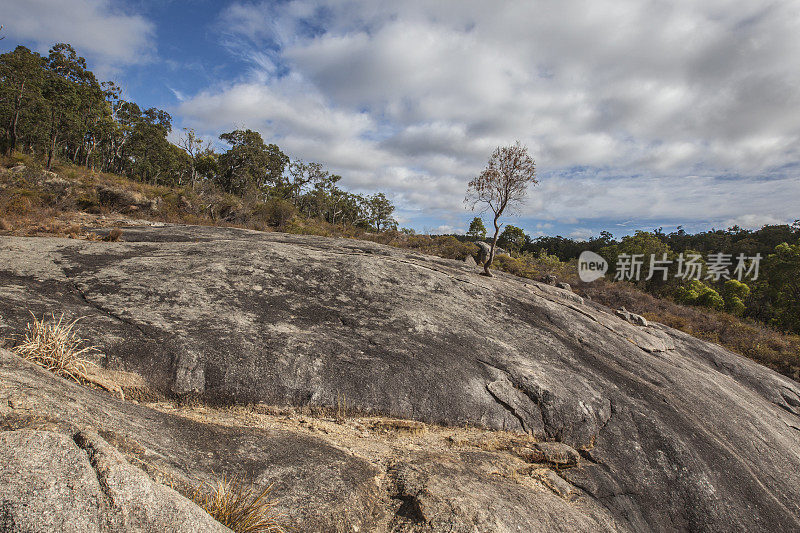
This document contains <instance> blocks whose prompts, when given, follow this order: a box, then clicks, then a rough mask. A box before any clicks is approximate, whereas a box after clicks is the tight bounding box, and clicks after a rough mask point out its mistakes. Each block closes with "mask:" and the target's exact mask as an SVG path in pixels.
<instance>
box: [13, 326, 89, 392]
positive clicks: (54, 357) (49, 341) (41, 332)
mask: <svg viewBox="0 0 800 533" xmlns="http://www.w3.org/2000/svg"><path fill="white" fill-rule="evenodd" d="M31 316H33V322H32V323H29V324H28V326H27V330H26V332H25V335H24V337H23V339H22V342H21V343H19V344H18V345H16V346H14V347H13V348H11V351H13V352H14V353H16V354H17V355H19V356H20V357H23V358H25V359H27V360H29V361H32V362H34V363H36V364H37V365H39V366H41V367H43V368H45V369H47V370H50V371H51V372H54V373H56V374H58V375H60V376H63V377H66V378H70V379H73V380H75V381H77V382H80V381H81V380H83V379H85V378H86V367H87V366H88V365H91V364H93V363H92V362H91V361H88V360H87V359H85V358H84V356H85V355H87V354H89V353H91V352H93V351H95V347H94V346H83V344H84V341H83V339H81V338H80V337H78V335H77V334H76V333H75V332H74V331H73V328H74V327H75V323H76V322H78V320H80V319H75V320H73V321H72V322H70V323H69V324H66V323H64V315H63V313H62V315H61V317H59V319H58V320H56V318H55V315H51V320H50V321H48V322H45V320H44V318H42V320H39V319H37V318H36V316H35V315H33V313H31Z"/></svg>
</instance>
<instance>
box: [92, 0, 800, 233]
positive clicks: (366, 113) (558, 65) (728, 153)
mask: <svg viewBox="0 0 800 533" xmlns="http://www.w3.org/2000/svg"><path fill="white" fill-rule="evenodd" d="M84 1H86V0H84ZM798 15H800V5H798V4H797V3H796V2H774V3H759V4H757V5H751V4H747V3H742V2H738V1H734V0H709V1H707V2H702V3H699V2H690V1H676V2H669V3H665V2H660V1H656V0H646V1H633V0H623V1H611V0H603V1H596V2H591V3H586V2H583V1H578V0H541V1H539V2H521V1H511V0H505V1H498V2H492V3H491V4H490V3H486V2H478V1H455V0H453V1H441V2H427V1H423V0H419V1H408V2H389V1H388V0H387V1H383V0H369V1H367V0H335V1H334V0H331V1H328V2H311V1H306V0H294V1H289V2H285V3H280V4H277V5H275V4H273V3H271V2H262V3H241V4H240V3H236V4H233V5H232V6H230V7H229V8H227V9H226V10H225V12H224V13H223V14H222V16H221V17H220V21H221V22H220V31H221V34H222V35H223V39H224V41H225V43H226V44H227V45H229V46H230V47H231V49H232V50H235V51H236V52H237V53H240V54H243V55H244V56H246V57H248V58H249V59H250V61H251V64H252V70H251V72H250V73H249V74H248V75H247V76H245V77H244V78H242V79H240V80H232V81H229V82H228V83H227V84H221V85H219V86H215V87H209V88H208V89H207V90H205V91H202V92H201V93H199V94H197V95H195V96H194V97H193V98H188V99H187V100H186V101H185V102H184V103H183V104H182V105H181V106H180V107H179V113H180V114H181V115H183V116H184V117H186V118H187V120H190V121H193V122H194V123H195V124H197V125H198V126H204V127H206V128H209V129H214V128H216V129H220V128H229V127H231V126H232V125H234V123H236V124H247V125H248V127H254V128H258V129H259V130H260V131H261V132H262V133H263V134H264V135H265V137H268V138H270V139H273V140H275V142H278V143H279V144H280V145H281V146H282V147H284V148H286V149H287V150H288V151H289V152H291V153H292V155H295V156H297V157H302V158H304V159H315V160H321V161H324V162H326V163H328V164H329V165H330V166H332V167H333V169H334V170H336V171H337V172H340V173H342V174H343V176H344V183H345V185H349V186H352V187H356V188H360V189H364V190H370V189H382V190H387V191H389V192H390V193H391V194H392V195H393V198H394V199H395V200H396V201H397V202H399V203H400V205H401V207H402V208H403V209H404V210H405V211H404V212H408V213H413V212H419V213H427V214H431V213H436V214H437V216H442V217H444V216H447V214H449V216H456V213H461V214H463V206H462V200H463V194H464V189H465V186H466V183H467V181H468V180H469V178H470V177H471V176H472V175H474V174H475V173H477V172H479V171H480V169H481V168H482V167H483V165H484V164H485V162H486V158H487V156H488V154H489V153H490V152H491V150H492V148H493V147H495V146H497V145H500V144H507V143H509V142H512V141H514V140H515V139H520V140H522V141H523V142H524V143H526V144H527V145H528V146H529V148H530V149H531V151H532V153H533V155H534V156H535V158H536V160H537V165H538V169H539V172H540V176H541V185H540V186H539V187H538V188H537V189H536V190H535V193H534V194H532V195H531V199H530V201H529V203H528V204H527V206H526V207H525V209H524V210H523V213H521V214H522V215H523V216H524V217H527V218H531V219H535V218H538V219H540V220H557V221H572V220H574V221H575V223H577V222H578V221H583V220H587V219H599V218H608V219H617V220H620V219H628V218H642V219H648V220H650V219H655V218H664V219H671V220H676V219H686V220H687V221H697V220H713V221H716V223H721V222H722V221H727V220H734V219H737V217H743V216H745V215H743V213H745V214H747V216H750V217H753V220H786V219H788V218H790V217H791V215H792V211H793V210H794V211H796V210H797V207H798V206H797V204H796V198H798V197H800V196H798V193H799V192H800V188H798V185H797V184H798V180H797V176H796V168H797V164H798V162H799V160H800V123H798V122H797V120H795V119H794V118H793V117H794V116H795V110H796V109H797V107H798V104H800V91H799V90H798V87H800V69H798V68H797V63H796V61H795V60H794V59H793V58H795V57H797V56H798V55H800V16H798ZM759 217H760V218H759ZM529 229H533V227H531V228H529ZM537 229H538V230H539V231H541V229H542V228H537ZM575 231H579V229H575Z"/></svg>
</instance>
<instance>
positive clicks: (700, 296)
mask: <svg viewBox="0 0 800 533" xmlns="http://www.w3.org/2000/svg"><path fill="white" fill-rule="evenodd" d="M675 301H677V302H678V303H683V304H688V305H699V306H702V307H708V308H710V309H723V308H724V307H725V300H724V299H723V298H722V296H720V295H719V293H718V292H717V291H715V290H714V289H712V288H711V287H709V286H708V285H706V284H705V283H703V282H702V281H700V280H697V279H693V280H691V281H690V282H689V284H688V285H682V286H680V287H678V288H677V289H676V291H675Z"/></svg>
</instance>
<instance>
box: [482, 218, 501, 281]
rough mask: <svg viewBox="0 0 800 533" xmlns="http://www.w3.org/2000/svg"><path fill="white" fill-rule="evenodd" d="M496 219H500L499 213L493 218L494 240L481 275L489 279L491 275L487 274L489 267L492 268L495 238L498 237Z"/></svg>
mask: <svg viewBox="0 0 800 533" xmlns="http://www.w3.org/2000/svg"><path fill="white" fill-rule="evenodd" d="M498 218H500V213H497V214H496V215H495V216H494V238H493V239H492V247H491V248H489V259H487V260H486V262H485V263H484V264H483V275H484V276H489V277H492V273H491V272H489V267H490V266H492V261H494V249H495V247H496V246H497V238H498V237H499V235H500V225H499V224H498V223H497V219H498Z"/></svg>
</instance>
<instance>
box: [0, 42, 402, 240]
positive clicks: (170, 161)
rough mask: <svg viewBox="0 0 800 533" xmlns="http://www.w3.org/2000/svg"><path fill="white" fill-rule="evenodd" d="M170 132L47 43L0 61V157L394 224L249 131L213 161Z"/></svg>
mask: <svg viewBox="0 0 800 533" xmlns="http://www.w3.org/2000/svg"><path fill="white" fill-rule="evenodd" d="M171 132H172V117H171V116H170V114H169V113H167V112H166V111H163V110H161V109H156V108H149V109H141V108H140V107H139V106H138V105H137V104H136V103H135V102H129V101H126V100H125V99H123V98H122V90H121V88H120V87H119V86H117V85H116V84H114V83H113V82H98V80H97V78H96V77H95V75H94V74H93V73H92V72H91V71H90V70H89V69H88V68H87V66H86V61H85V59H84V58H82V57H80V56H79V55H78V54H77V52H76V51H75V50H74V49H73V47H72V46H70V45H69V44H64V43H59V44H56V45H55V46H53V48H52V49H51V50H50V53H49V55H48V56H47V57H42V56H41V55H39V54H37V53H35V52H32V51H31V50H29V49H27V48H25V47H24V46H18V47H17V48H16V49H15V50H14V51H12V52H8V53H5V54H2V55H0V150H2V152H3V153H5V154H7V155H10V154H12V153H14V152H22V153H25V154H30V155H33V156H36V157H38V158H40V159H41V160H42V161H43V164H44V165H45V167H46V169H47V170H50V168H51V167H52V165H53V164H54V162H56V161H63V162H70V163H72V164H74V165H81V166H85V167H87V168H90V169H93V170H97V171H100V172H109V173H115V174H120V175H124V176H126V177H128V178H131V179H134V180H137V181H141V182H145V183H148V184H152V185H164V186H189V187H195V186H196V185H198V184H203V185H209V184H211V185H213V186H216V187H218V188H220V189H221V190H223V191H224V192H226V193H230V194H234V195H237V196H239V197H251V198H256V199H258V200H260V201H265V202H266V201H272V203H273V204H275V203H278V204H280V203H284V204H286V207H287V209H292V210H297V211H299V212H300V213H302V214H304V215H306V216H308V217H319V218H322V219H325V220H326V221H328V222H330V223H333V224H337V223H341V224H349V225H354V226H359V227H365V228H370V229H373V230H375V231H383V230H386V229H390V228H395V227H396V226H397V222H396V221H395V220H394V218H393V217H392V213H393V212H394V206H393V205H392V204H391V202H390V201H389V200H388V199H387V198H386V196H385V195H384V194H383V193H378V194H374V195H371V196H365V195H361V194H353V193H350V192H347V191H344V190H342V189H341V188H339V186H338V182H339V180H340V179H341V176H338V175H336V174H331V173H330V172H328V171H327V170H325V168H324V167H323V165H321V164H319V163H313V162H312V163H307V162H303V161H300V160H291V159H290V158H289V157H288V156H287V155H286V154H284V153H283V152H282V151H281V149H280V148H279V147H278V146H276V145H275V144H266V143H265V142H264V140H263V139H262V138H261V135H260V134H259V133H258V132H255V131H252V130H235V131H231V132H228V133H224V134H222V135H220V137H219V138H220V140H222V141H224V142H225V143H227V144H228V145H229V146H230V149H228V150H227V151H225V152H222V153H218V152H216V151H215V150H214V148H213V147H212V146H211V145H210V144H209V143H204V142H203V141H202V140H201V139H199V138H198V137H197V136H196V134H195V132H194V131H193V130H184V131H183V133H182V135H181V136H180V140H179V141H178V143H177V145H176V144H173V143H171V142H169V141H168V140H167V138H168V136H169V135H170V133H171ZM273 208H274V205H273Z"/></svg>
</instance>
